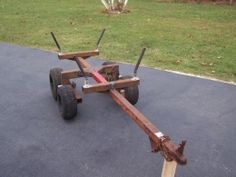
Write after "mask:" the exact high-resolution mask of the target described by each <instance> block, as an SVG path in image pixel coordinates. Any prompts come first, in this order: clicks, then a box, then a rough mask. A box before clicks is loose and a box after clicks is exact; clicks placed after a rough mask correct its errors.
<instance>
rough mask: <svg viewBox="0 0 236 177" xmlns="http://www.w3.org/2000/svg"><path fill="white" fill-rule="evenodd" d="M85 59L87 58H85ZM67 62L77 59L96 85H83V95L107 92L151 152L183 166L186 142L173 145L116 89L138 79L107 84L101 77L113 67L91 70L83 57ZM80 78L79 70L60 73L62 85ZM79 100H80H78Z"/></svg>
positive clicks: (185, 160) (137, 81)
mask: <svg viewBox="0 0 236 177" xmlns="http://www.w3.org/2000/svg"><path fill="white" fill-rule="evenodd" d="M86 58H87V56H86ZM68 59H69V60H74V61H75V60H76V59H78V60H79V62H80V64H81V65H82V67H83V69H84V71H85V73H86V75H87V76H88V77H92V78H93V79H94V80H95V81H96V82H97V83H98V84H93V85H84V86H83V87H82V90H83V92H84V93H91V92H104V91H106V92H109V94H110V95H111V97H112V99H113V100H114V101H115V102H116V103H117V104H118V105H119V106H120V107H121V108H122V109H123V110H124V111H125V112H126V113H127V114H128V115H129V116H130V117H131V119H132V120H133V121H134V122H135V123H136V124H137V125H138V126H139V127H140V128H141V129H142V130H143V131H144V132H145V133H146V134H147V136H148V137H149V140H150V144H151V149H152V152H160V153H161V154H162V155H163V156H164V158H165V159H166V160H167V161H172V160H174V161H176V162H177V163H178V164H180V165H185V164H186V163H187V159H186V157H185V156H184V154H183V150H184V146H185V143H186V141H182V143H181V144H180V145H178V146H177V145H176V144H174V143H173V142H172V141H171V139H170V137H168V136H166V135H164V134H163V133H162V132H161V131H160V130H159V129H158V128H156V126H155V125H154V124H152V123H151V122H150V121H149V119H148V118H147V117H145V116H144V115H143V114H142V113H141V112H140V111H139V110H138V109H137V108H136V107H134V106H133V105H132V104H131V103H129V101H128V100H126V99H125V98H124V96H123V95H122V94H120V93H119V91H118V90H117V89H118V88H124V87H129V86H133V85H138V84H139V78H137V77H135V78H134V79H126V80H118V81H113V82H108V81H107V80H106V79H105V78H104V77H103V75H102V73H103V72H104V70H105V69H107V68H108V69H111V68H112V67H113V66H103V67H102V68H100V69H98V70H97V69H96V68H93V67H92V66H90V64H89V63H87V62H86V61H85V58H83V57H74V58H72V59H71V58H68ZM76 77H82V73H81V71H80V70H70V71H63V72H62V81H63V80H67V81H63V82H62V83H63V84H68V83H69V84H71V83H70V82H68V80H69V79H71V78H76ZM80 100H81V98H80Z"/></svg>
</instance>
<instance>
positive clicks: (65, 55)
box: [58, 50, 99, 60]
mask: <svg viewBox="0 0 236 177" xmlns="http://www.w3.org/2000/svg"><path fill="white" fill-rule="evenodd" d="M97 55H99V51H98V50H94V51H84V52H71V53H59V54H58V58H59V59H60V60H63V59H73V58H75V57H83V58H88V57H91V56H97Z"/></svg>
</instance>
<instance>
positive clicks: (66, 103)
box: [57, 85, 77, 120]
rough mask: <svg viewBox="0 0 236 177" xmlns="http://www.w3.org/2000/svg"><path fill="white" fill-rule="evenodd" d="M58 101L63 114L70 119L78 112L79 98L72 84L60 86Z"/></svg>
mask: <svg viewBox="0 0 236 177" xmlns="http://www.w3.org/2000/svg"><path fill="white" fill-rule="evenodd" d="M57 102H58V107H59V111H60V114H61V116H62V117H63V118H64V119H65V120H70V119H72V118H73V117H75V116H76V114H77V100H76V98H75V93H74V91H73V89H72V87H71V86H70V85H63V86H60V87H58V94H57Z"/></svg>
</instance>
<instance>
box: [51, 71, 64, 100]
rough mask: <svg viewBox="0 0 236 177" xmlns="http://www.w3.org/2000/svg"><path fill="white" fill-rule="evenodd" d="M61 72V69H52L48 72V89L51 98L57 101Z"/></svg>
mask: <svg viewBox="0 0 236 177" xmlns="http://www.w3.org/2000/svg"><path fill="white" fill-rule="evenodd" d="M61 72H62V69H61V68H53V69H50V72H49V82H50V88H51V91H52V96H53V98H54V99H55V100H57V86H58V85H60V84H61Z"/></svg>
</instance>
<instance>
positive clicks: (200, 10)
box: [0, 0, 236, 82]
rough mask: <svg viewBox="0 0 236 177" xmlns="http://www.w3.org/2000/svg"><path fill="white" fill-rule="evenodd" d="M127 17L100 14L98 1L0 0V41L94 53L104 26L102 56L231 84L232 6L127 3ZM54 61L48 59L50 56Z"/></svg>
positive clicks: (235, 48)
mask: <svg viewBox="0 0 236 177" xmlns="http://www.w3.org/2000/svg"><path fill="white" fill-rule="evenodd" d="M128 5H129V9H130V11H131V12H130V13H128V14H122V15H108V14H104V13H102V10H103V5H102V4H101V2H100V1H99V0H97V1H94V0H67V1H64V0H50V1H43V0H41V1H40V0H20V1H19V0H0V40H1V41H5V42H10V43H15V44H20V45H24V46H30V47H37V48H41V49H47V50H56V47H55V45H54V43H53V41H52V39H51V36H50V32H51V31H54V32H55V33H56V35H57V37H58V40H59V41H60V43H61V46H62V48H63V50H64V51H78V50H84V49H85V50H87V49H93V48H94V47H95V42H96V40H97V36H98V34H99V33H100V31H101V30H102V29H103V28H106V29H107V31H106V33H105V36H104V38H103V40H102V43H101V47H100V51H101V57H102V58H105V59H110V60H118V61H125V62H129V63H135V61H136V59H137V57H138V55H139V53H140V51H141V48H142V47H147V49H148V50H147V51H146V55H145V58H144V61H143V64H144V65H147V66H151V67H158V68H162V69H170V70H175V71H182V72H186V73H193V74H199V75H204V76H210V77H215V78H218V79H222V80H226V81H234V82H236V6H226V5H225V6H219V5H212V4H209V5H206V4H181V3H158V1H157V0H135V1H134V0H130V1H129V4H128ZM52 59H53V58H52Z"/></svg>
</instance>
